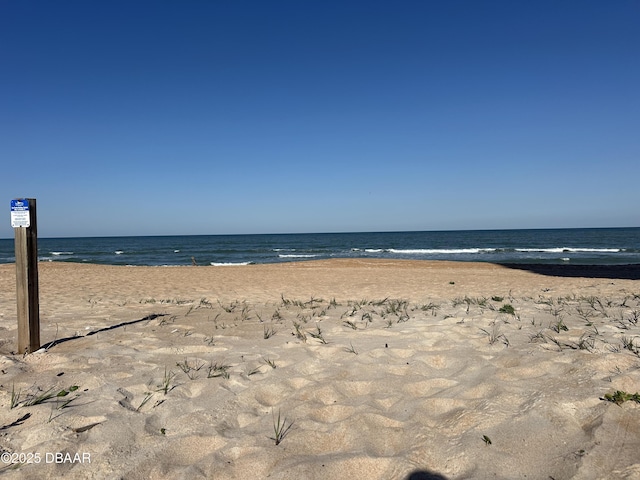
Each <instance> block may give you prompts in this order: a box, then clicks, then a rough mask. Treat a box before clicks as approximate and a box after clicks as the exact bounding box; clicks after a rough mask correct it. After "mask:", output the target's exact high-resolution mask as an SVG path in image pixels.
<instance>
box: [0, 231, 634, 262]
mask: <svg viewBox="0 0 640 480" xmlns="http://www.w3.org/2000/svg"><path fill="white" fill-rule="evenodd" d="M38 256H39V259H40V260H41V261H51V262H85V263H97V264H109V265H191V264H192V258H194V259H195V261H196V262H197V264H198V265H216V266H224V265H248V264H255V263H277V262H292V261H305V260H317V259H328V258H388V259H390V258H392V259H413V260H456V261H474V262H494V263H536V264H573V265H620V264H640V228H593V229H591V228H590V229H545V230H472V231H447V232H381V233H319V234H272V235H191V236H153V237H95V238H94V237H92V238H39V239H38ZM14 261H15V256H14V241H13V239H0V263H12V262H14Z"/></svg>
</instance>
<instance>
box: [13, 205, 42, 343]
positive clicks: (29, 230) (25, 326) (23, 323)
mask: <svg viewBox="0 0 640 480" xmlns="http://www.w3.org/2000/svg"><path fill="white" fill-rule="evenodd" d="M11 226H12V227H13V231H14V233H15V248H16V299H17V303H18V353H33V352H35V351H36V350H38V349H39V348H40V299H39V293H38V225H37V217H36V199H35V198H20V199H16V200H11Z"/></svg>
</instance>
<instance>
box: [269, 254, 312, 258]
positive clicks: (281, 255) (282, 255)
mask: <svg viewBox="0 0 640 480" xmlns="http://www.w3.org/2000/svg"><path fill="white" fill-rule="evenodd" d="M317 256H318V255H311V254H295V255H294V254H282V253H281V254H280V255H278V257H280V258H313V257H317Z"/></svg>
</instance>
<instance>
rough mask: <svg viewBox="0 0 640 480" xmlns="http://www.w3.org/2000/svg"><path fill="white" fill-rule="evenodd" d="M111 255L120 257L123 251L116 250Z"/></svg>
mask: <svg viewBox="0 0 640 480" xmlns="http://www.w3.org/2000/svg"><path fill="white" fill-rule="evenodd" d="M113 253H115V254H116V255H122V254H123V253H124V251H123V250H116V251H115V252H113Z"/></svg>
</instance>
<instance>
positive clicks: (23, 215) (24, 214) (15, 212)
mask: <svg viewBox="0 0 640 480" xmlns="http://www.w3.org/2000/svg"><path fill="white" fill-rule="evenodd" d="M30 226H31V219H30V218H29V201H28V200H27V199H22V200H11V227H12V228H18V227H25V228H29V227H30Z"/></svg>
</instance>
